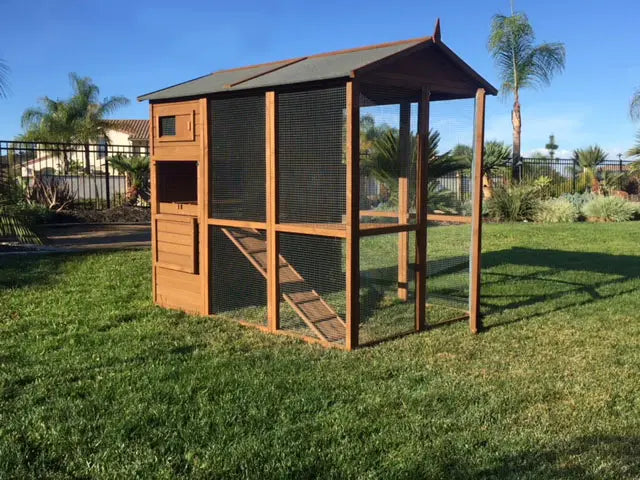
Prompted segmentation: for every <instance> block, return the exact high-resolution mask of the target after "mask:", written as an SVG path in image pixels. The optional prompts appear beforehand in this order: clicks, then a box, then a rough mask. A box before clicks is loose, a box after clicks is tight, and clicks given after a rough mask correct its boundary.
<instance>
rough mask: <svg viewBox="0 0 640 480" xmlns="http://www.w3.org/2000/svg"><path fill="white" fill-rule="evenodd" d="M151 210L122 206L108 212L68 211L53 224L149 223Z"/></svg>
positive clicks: (60, 215)
mask: <svg viewBox="0 0 640 480" xmlns="http://www.w3.org/2000/svg"><path fill="white" fill-rule="evenodd" d="M149 222H151V209H150V208H142V207H129V206H120V207H113V208H108V209H106V210H91V209H87V210H82V209H77V210H68V211H63V212H60V213H57V214H56V215H55V219H54V220H53V221H52V222H51V223H149Z"/></svg>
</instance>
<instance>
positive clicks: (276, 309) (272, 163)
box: [265, 91, 280, 332]
mask: <svg viewBox="0 0 640 480" xmlns="http://www.w3.org/2000/svg"><path fill="white" fill-rule="evenodd" d="M265 101H266V108H265V110H266V116H267V117H266V129H265V130H266V146H265V150H266V157H267V162H266V164H267V172H266V173H267V175H266V178H267V185H266V189H267V191H266V197H267V201H266V203H267V324H268V328H269V330H270V331H272V332H275V331H276V330H280V278H279V271H278V270H279V262H278V258H279V255H280V240H279V236H278V232H276V224H277V223H278V146H277V145H278V144H277V140H278V136H277V121H278V112H277V98H276V93H275V92H274V91H269V92H266V94H265Z"/></svg>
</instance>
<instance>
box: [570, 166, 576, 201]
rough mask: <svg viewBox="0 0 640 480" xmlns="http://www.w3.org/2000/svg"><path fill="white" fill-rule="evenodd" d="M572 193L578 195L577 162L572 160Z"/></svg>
mask: <svg viewBox="0 0 640 480" xmlns="http://www.w3.org/2000/svg"><path fill="white" fill-rule="evenodd" d="M571 193H576V161H575V160H573V159H572V160H571Z"/></svg>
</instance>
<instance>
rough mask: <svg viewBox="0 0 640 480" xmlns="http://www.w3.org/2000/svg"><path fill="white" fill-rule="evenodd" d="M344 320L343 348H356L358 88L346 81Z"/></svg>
mask: <svg viewBox="0 0 640 480" xmlns="http://www.w3.org/2000/svg"><path fill="white" fill-rule="evenodd" d="M346 101H347V104H346V105H347V145H346V149H347V151H346V154H347V212H346V213H347V214H346V223H347V225H346V229H347V266H346V271H347V272H346V277H347V278H346V283H347V292H346V297H347V298H346V300H347V309H346V310H347V318H346V324H347V325H346V338H345V348H346V349H347V350H353V349H354V348H357V346H358V334H359V329H360V326H359V323H360V238H359V235H360V232H359V230H360V89H359V86H358V83H357V81H356V80H352V81H350V82H347V98H346Z"/></svg>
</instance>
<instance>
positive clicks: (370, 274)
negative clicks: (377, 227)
mask: <svg viewBox="0 0 640 480" xmlns="http://www.w3.org/2000/svg"><path fill="white" fill-rule="evenodd" d="M401 251H404V252H406V254H404V255H399V252H401ZM403 262H404V265H405V267H404V268H399V265H401V264H402V263H403ZM399 273H400V275H399ZM415 313H416V303H415V233H413V232H406V233H402V234H398V233H394V234H385V235H375V236H370V237H363V238H361V239H360V324H359V325H360V343H361V344H363V345H364V344H367V343H371V342H376V341H380V340H384V339H386V338H390V337H394V336H396V335H399V334H403V333H409V332H412V331H414V330H415Z"/></svg>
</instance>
